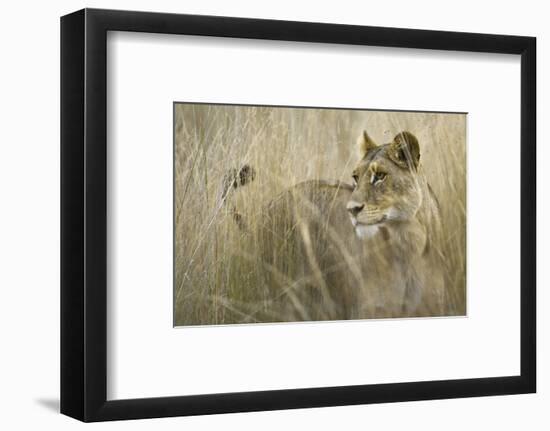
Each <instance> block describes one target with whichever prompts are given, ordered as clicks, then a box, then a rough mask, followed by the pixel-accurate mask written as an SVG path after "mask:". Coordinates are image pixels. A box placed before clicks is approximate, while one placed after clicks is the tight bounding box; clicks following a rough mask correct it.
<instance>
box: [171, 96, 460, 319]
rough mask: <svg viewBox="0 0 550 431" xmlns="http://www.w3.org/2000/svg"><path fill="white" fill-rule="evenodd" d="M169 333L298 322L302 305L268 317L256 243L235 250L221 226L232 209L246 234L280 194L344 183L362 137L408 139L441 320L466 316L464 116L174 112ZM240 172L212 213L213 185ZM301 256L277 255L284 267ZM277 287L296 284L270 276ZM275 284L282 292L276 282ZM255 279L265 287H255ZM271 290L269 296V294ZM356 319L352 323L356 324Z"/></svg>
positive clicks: (228, 230) (216, 191) (233, 231)
mask: <svg viewBox="0 0 550 431" xmlns="http://www.w3.org/2000/svg"><path fill="white" fill-rule="evenodd" d="M174 109H175V125H174V127H175V166H174V169H175V172H174V181H175V195H174V199H175V202H174V221H175V262H174V268H175V277H174V280H175V285H174V318H175V319H174V320H175V324H176V325H201V324H228V323H245V322H273V321H292V320H307V318H308V316H316V319H322V318H323V315H322V314H321V315H320V314H318V313H317V314H316V313H310V312H311V311H312V310H307V309H306V308H307V307H312V306H315V305H312V304H305V303H304V300H303V298H304V297H303V296H294V297H292V296H291V297H290V298H289V304H290V306H287V307H286V308H284V309H281V308H275V307H272V306H271V305H272V302H270V299H272V298H271V297H272V296H273V289H271V287H272V286H266V283H273V277H267V278H266V273H270V274H271V275H273V273H274V272H275V270H273V269H272V268H270V267H269V265H268V264H266V262H265V261H262V259H263V258H262V256H263V254H262V252H261V249H262V247H263V248H264V249H265V247H266V246H269V245H266V244H259V242H260V241H259V240H258V238H257V237H256V238H255V240H253V241H251V240H250V238H248V240H247V239H246V233H245V232H243V231H242V230H240V229H239V228H238V227H237V226H236V223H235V221H234V218H233V217H232V208H233V206H235V207H236V208H239V211H242V213H243V215H244V216H245V217H246V220H247V224H248V229H250V230H252V231H254V230H255V229H256V227H257V225H258V224H259V223H261V220H259V219H258V217H261V216H260V215H258V214H261V212H259V211H258V209H259V208H261V207H262V206H263V205H265V204H266V203H267V202H269V201H270V200H271V199H273V197H275V196H277V195H278V194H279V193H281V192H282V191H284V190H285V189H287V188H289V187H291V186H293V185H294V184H296V183H299V182H300V181H303V180H308V179H336V180H342V181H345V182H350V175H351V172H352V170H353V167H354V165H355V163H357V161H358V157H357V152H356V148H355V144H354V143H355V141H356V138H357V136H358V135H359V134H360V133H361V132H362V130H363V129H365V128H366V129H368V131H369V134H370V135H371V137H372V138H373V139H374V140H376V141H377V142H379V143H386V142H390V141H391V139H392V138H393V136H394V135H395V134H396V133H398V132H400V131H402V130H409V131H411V132H412V133H414V134H415V135H416V136H417V138H418V140H419V142H420V146H421V155H422V156H421V159H422V164H423V167H424V172H425V173H426V175H427V177H428V181H429V183H430V185H431V186H432V188H433V190H434V192H435V194H436V195H437V197H438V199H439V202H440V205H441V213H442V221H443V229H444V235H443V252H444V255H445V261H444V265H445V268H444V270H445V272H446V274H447V278H448V280H449V281H450V283H449V284H448V286H447V292H446V308H445V312H444V314H445V315H463V314H465V312H466V116H465V115H463V114H435V113H407V112H385V111H384V112H381V111H360V110H334V109H297V108H272V107H248V106H222V105H201V104H176V105H175V108H174ZM244 164H249V165H250V166H253V167H254V169H255V170H256V177H255V181H253V182H252V183H251V184H250V185H248V186H246V187H244V188H243V189H242V190H239V189H237V190H236V191H235V192H234V194H233V196H232V198H231V199H232V202H231V204H230V205H228V204H223V205H222V204H221V203H220V190H221V185H222V183H223V178H224V176H225V175H226V173H227V172H228V170H230V169H236V168H239V167H241V166H243V165H244ZM303 258H304V257H301V256H296V255H294V256H289V257H288V260H289V262H288V265H291V264H292V261H295V260H296V259H303ZM278 276H280V277H279V279H278V283H279V284H281V285H285V284H286V285H294V284H296V282H299V280H288V279H285V274H278ZM281 279H282V280H283V281H281ZM266 280H267V281H266ZM279 287H280V286H278V288H279ZM359 317H361V316H359Z"/></svg>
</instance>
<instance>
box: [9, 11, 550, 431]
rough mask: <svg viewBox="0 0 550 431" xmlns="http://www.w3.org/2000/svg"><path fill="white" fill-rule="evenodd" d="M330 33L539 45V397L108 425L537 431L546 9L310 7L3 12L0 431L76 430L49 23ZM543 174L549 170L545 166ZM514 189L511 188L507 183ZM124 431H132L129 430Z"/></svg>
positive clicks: (544, 383)
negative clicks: (63, 377) (67, 382)
mask: <svg viewBox="0 0 550 431" xmlns="http://www.w3.org/2000/svg"><path fill="white" fill-rule="evenodd" d="M85 6H87V7H108V8H116V9H133V10H150V11H163V12H176V13H196V14H211V15H230V16H243V17H258V18H273V19H291V20H304V21H319V22H340V23H350V24H363V25H379V26H394V27H409V28H426V29H438V30H455V31H472V32H486V33H504V34H522V35H531V36H537V38H538V56H539V58H538V76H539V80H538V88H539V90H538V119H539V127H538V142H539V153H538V159H539V161H538V165H539V174H538V180H539V188H538V199H539V209H538V218H539V246H538V251H539V257H538V264H539V278H538V280H539V289H538V304H539V305H538V310H539V318H538V329H539V337H538V342H539V348H538V352H539V355H538V359H539V378H538V387H539V391H538V394H536V395H522V396H509V397H491V398H474V399H462V400H445V401H428V402H415V403H400V404H385V405H370V406H353V407H339V408H327V409H309V410H294V411H283V412H263V413H253V414H233V415H218V416H210V417H196V418H175V419H160V420H145V421H137V422H136V421H133V422H118V423H110V424H100V425H95V427H96V428H101V429H103V428H108V427H111V428H112V427H119V428H127V429H181V428H183V427H185V429H220V428H223V429H224V430H227V429H239V430H248V429H250V430H256V429H260V428H261V429H273V430H279V429H285V428H286V429H327V430H328V429H331V430H332V429H340V428H341V429H365V428H366V427H369V428H371V429H404V428H406V429H409V430H415V429H421V430H423V431H428V430H441V429H445V430H466V429H483V428H488V429H500V430H515V429H519V428H525V429H530V430H543V429H548V427H549V426H550V413H549V409H548V407H547V406H548V405H549V403H550V373H549V372H548V368H547V367H546V363H548V362H549V359H550V357H549V356H550V351H549V348H550V341H549V340H550V338H549V337H548V336H547V331H548V330H550V317H549V316H548V314H545V310H546V309H547V308H548V305H549V304H548V302H549V301H550V298H549V295H548V294H547V292H545V289H544V286H545V285H546V284H548V282H549V281H550V280H549V277H550V272H549V270H548V269H547V268H544V265H545V260H546V259H545V257H546V256H547V253H548V251H549V250H548V244H549V243H550V238H549V236H550V230H549V229H548V228H547V227H546V228H545V227H544V226H543V224H542V223H541V222H540V221H541V220H543V218H544V217H545V216H548V213H549V211H550V207H549V205H550V198H549V197H548V195H547V194H546V197H544V196H543V193H544V190H545V186H547V185H549V184H548V183H549V181H550V176H549V174H548V173H547V172H543V171H542V166H543V165H545V164H546V165H548V163H549V162H550V155H549V154H550V153H548V152H547V151H546V150H545V148H543V146H542V142H545V141H546V140H547V139H548V138H549V136H548V135H549V130H550V128H549V127H548V126H547V125H546V124H544V122H543V119H544V118H545V113H546V110H545V104H546V103H548V101H549V100H550V87H549V86H548V85H547V84H546V82H545V80H544V75H545V74H548V71H547V69H548V62H549V61H550V51H549V49H548V43H549V40H550V28H549V27H548V25H547V19H546V18H547V13H546V10H545V7H544V2H537V1H532V0H525V1H522V2H513V3H512V2H509V4H508V3H505V2H493V3H492V4H491V3H490V2H486V3H481V2H479V1H470V0H462V1H460V2H453V3H446V4H445V3H444V2H438V1H424V0H417V1H415V2H408V1H391V0H387V1H383V2H382V1H377V2H372V1H370V2H353V1H348V0H340V1H338V2H334V1H331V2H326V4H325V3H321V2H319V1H317V2H314V1H298V0H278V1H276V2H275V1H273V2H269V3H267V2H258V1H248V0H232V1H231V2H227V1H223V0H201V1H200V2H199V1H188V2H179V3H176V2H170V1H167V0H157V1H155V2H152V1H145V0H141V1H138V0H135V1H128V0H124V1H123V0H121V1H110V2H105V1H103V2H101V1H95V0H90V1H88V2H82V1H68V0H65V1H61V0H57V1H52V2H30V1H21V2H17V3H16V2H11V3H7V4H6V5H4V7H3V10H2V17H3V20H2V26H0V32H1V37H0V43H1V47H2V49H1V51H0V52H1V54H2V57H1V58H2V66H1V68H0V76H1V79H0V107H1V110H2V112H1V113H2V115H1V118H2V121H1V123H0V124H1V126H0V142H1V145H2V147H1V148H2V152H1V157H0V197H1V200H2V207H1V208H2V211H1V212H0V254H1V255H0V259H1V260H0V262H2V264H1V266H0V268H1V270H0V289H1V290H0V295H1V301H0V324H1V325H0V327H1V328H2V329H1V333H0V336H1V345H2V353H1V354H0V405H1V406H2V414H1V415H0V424H2V428H5V429H23V428H30V427H33V426H34V427H37V426H40V427H41V428H55V429H71V428H72V427H81V426H83V425H81V424H80V423H78V422H76V421H74V420H72V419H69V418H66V417H64V416H61V415H59V414H58V413H57V410H58V404H59V401H58V400H59V391H58V387H59V365H58V364H59V17H60V16H61V15H63V14H66V13H69V12H72V11H74V10H77V9H79V8H82V7H85ZM544 162H546V163H544ZM510 180H511V181H514V180H515V179H514V178H513V176H512V177H511V178H510ZM130 427H131V428H130Z"/></svg>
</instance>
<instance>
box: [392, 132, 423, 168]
mask: <svg viewBox="0 0 550 431" xmlns="http://www.w3.org/2000/svg"><path fill="white" fill-rule="evenodd" d="M389 157H390V158H391V159H392V160H393V161H394V162H395V163H397V164H398V165H399V166H402V167H403V168H412V169H414V170H416V169H418V164H419V163H420V146H419V145H418V139H416V136H414V135H413V134H412V133H411V132H401V133H398V134H397V135H396V136H395V138H393V142H392V143H391V144H390V149H389Z"/></svg>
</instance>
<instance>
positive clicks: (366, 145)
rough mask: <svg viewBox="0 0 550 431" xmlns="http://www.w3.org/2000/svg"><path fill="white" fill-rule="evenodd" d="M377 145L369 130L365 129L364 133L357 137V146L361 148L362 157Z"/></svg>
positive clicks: (360, 154) (360, 155)
mask: <svg viewBox="0 0 550 431" xmlns="http://www.w3.org/2000/svg"><path fill="white" fill-rule="evenodd" d="M376 147H377V145H376V143H375V142H374V141H373V140H372V139H371V137H370V136H369V134H368V133H367V131H366V130H363V133H361V135H360V136H359V138H358V139H357V148H358V150H359V157H360V158H361V159H362V158H364V157H365V156H366V155H367V153H368V152H369V151H370V150H372V149H373V148H376Z"/></svg>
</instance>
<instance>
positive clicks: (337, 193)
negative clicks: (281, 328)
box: [223, 131, 444, 320]
mask: <svg viewBox="0 0 550 431" xmlns="http://www.w3.org/2000/svg"><path fill="white" fill-rule="evenodd" d="M358 144H359V150H360V162H359V164H358V165H357V166H356V168H355V169H354V171H353V174H352V180H353V184H352V185H350V184H347V183H343V182H340V181H322V180H310V181H304V182H302V183H299V184H297V185H295V186H293V187H291V188H290V189H288V190H286V191H285V192H283V193H281V194H280V195H278V196H277V197H276V198H275V199H273V200H272V201H270V202H269V203H267V204H266V205H264V206H263V207H262V208H261V209H260V211H259V215H258V216H257V217H256V220H260V222H259V223H257V224H256V225H255V226H257V228H256V229H255V230H254V231H249V232H247V235H246V236H247V238H248V240H252V241H253V242H254V244H255V245H259V246H260V248H261V262H262V266H263V267H264V274H265V279H264V281H265V283H264V284H265V289H264V297H263V300H264V303H265V307H266V308H271V309H272V310H276V312H278V313H279V314H280V316H281V319H283V320H321V319H325V320H326V319H331V320H332V319H355V318H371V317H398V316H402V317H404V316H420V315H441V314H442V313H443V295H444V280H443V273H442V264H441V259H442V255H441V253H440V245H439V237H440V229H441V222H440V214H439V207H438V203H437V200H436V197H435V195H434V193H433V192H432V190H431V188H430V186H429V185H428V182H427V180H426V178H425V176H424V173H423V170H422V165H421V163H420V148H419V144H418V140H417V139H416V137H415V136H414V135H413V134H412V133H410V132H406V131H405V132H401V133H399V134H398V135H396V136H395V138H394V139H393V141H392V142H390V143H388V144H384V145H377V144H375V143H374V142H373V140H372V139H371V138H370V137H369V135H368V134H367V132H366V131H365V132H363V134H362V135H361V136H360V138H359V140H358ZM255 175H256V173H255V171H254V170H253V169H252V168H251V167H249V166H245V167H243V168H242V169H241V171H240V172H238V173H236V172H233V174H232V176H231V177H230V178H229V179H228V178H226V180H225V182H224V183H225V186H224V194H223V200H226V199H227V198H228V196H229V190H230V189H231V188H237V187H240V186H242V185H245V184H247V183H248V182H249V181H252V180H253V179H254V176H255ZM232 213H233V217H234V218H235V221H236V222H237V224H238V225H239V227H240V228H241V229H243V230H245V231H246V229H247V226H246V219H244V220H243V217H242V215H241V214H240V213H239V212H238V211H237V210H236V209H235V208H233V210H232Z"/></svg>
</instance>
